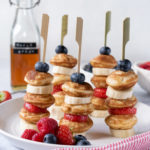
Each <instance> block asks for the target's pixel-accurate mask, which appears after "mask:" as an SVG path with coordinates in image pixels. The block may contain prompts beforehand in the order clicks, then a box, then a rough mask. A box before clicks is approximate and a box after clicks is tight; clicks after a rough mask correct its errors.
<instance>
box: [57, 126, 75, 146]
mask: <svg viewBox="0 0 150 150" xmlns="http://www.w3.org/2000/svg"><path fill="white" fill-rule="evenodd" d="M57 139H58V143H59V144H64V145H73V144H74V143H75V141H74V139H73V134H72V132H71V131H70V129H69V127H68V126H65V125H61V126H59V128H58V131H57Z"/></svg>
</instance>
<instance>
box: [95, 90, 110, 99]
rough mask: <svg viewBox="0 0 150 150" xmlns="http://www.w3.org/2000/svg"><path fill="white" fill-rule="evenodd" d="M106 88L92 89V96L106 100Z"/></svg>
mask: <svg viewBox="0 0 150 150" xmlns="http://www.w3.org/2000/svg"><path fill="white" fill-rule="evenodd" d="M106 90H107V89H106V88H95V89H94V96H95V97H99V98H107V96H106Z"/></svg>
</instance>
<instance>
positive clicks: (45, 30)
mask: <svg viewBox="0 0 150 150" xmlns="http://www.w3.org/2000/svg"><path fill="white" fill-rule="evenodd" d="M48 25H49V16H48V15H47V14H43V15H42V27H41V36H42V38H43V40H44V49H43V62H45V55H46V46H47V35H48Z"/></svg>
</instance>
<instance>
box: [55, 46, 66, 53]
mask: <svg viewBox="0 0 150 150" xmlns="http://www.w3.org/2000/svg"><path fill="white" fill-rule="evenodd" d="M55 52H56V53H57V54H59V53H63V54H67V53H68V50H67V48H66V47H65V46H63V45H58V46H57V47H56V49H55Z"/></svg>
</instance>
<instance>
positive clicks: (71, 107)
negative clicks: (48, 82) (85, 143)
mask: <svg viewBox="0 0 150 150" xmlns="http://www.w3.org/2000/svg"><path fill="white" fill-rule="evenodd" d="M62 89H63V91H64V93H65V94H66V96H65V103H64V105H63V106H62V110H63V112H64V113H65V114H64V118H62V119H61V120H60V125H67V126H69V127H70V129H71V130H72V132H73V133H74V135H76V134H83V135H84V133H85V132H86V131H87V130H89V129H90V128H91V127H92V125H93V121H92V120H91V119H90V117H89V116H88V115H89V114H90V113H91V112H92V111H93V105H92V104H91V96H92V94H93V89H92V87H91V85H90V84H88V83H86V82H84V83H83V84H79V83H75V82H71V81H70V82H66V83H65V84H63V86H62Z"/></svg>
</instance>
